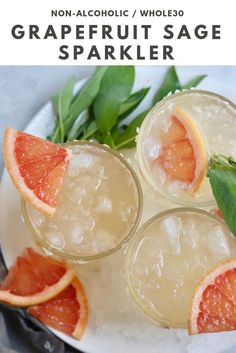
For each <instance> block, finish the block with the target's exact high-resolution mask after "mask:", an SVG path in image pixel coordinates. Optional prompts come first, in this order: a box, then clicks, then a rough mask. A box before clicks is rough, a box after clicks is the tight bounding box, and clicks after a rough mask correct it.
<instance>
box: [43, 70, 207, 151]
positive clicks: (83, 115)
mask: <svg viewBox="0 0 236 353" xmlns="http://www.w3.org/2000/svg"><path fill="white" fill-rule="evenodd" d="M204 77H205V75H200V76H197V77H194V78H193V79H192V80H191V81H189V82H188V83H186V84H185V85H181V83H180V80H179V78H178V75H177V72H176V69H175V67H174V66H171V67H170V68H169V69H168V70H167V73H166V76H165V78H164V81H163V83H162V85H161V87H160V88H159V89H158V91H157V92H156V94H155V96H154V99H153V102H152V104H151V106H150V107H149V108H148V109H147V110H145V111H144V112H142V113H141V114H139V115H138V116H136V117H134V119H133V120H131V121H129V122H127V120H126V118H128V116H129V115H130V114H131V113H132V112H133V111H134V110H135V109H136V108H137V107H138V106H139V104H140V103H141V102H142V101H143V100H144V98H145V97H146V96H147V94H148V92H149V89H150V87H144V88H142V89H140V90H139V91H136V92H134V93H132V90H133V85H134V81H135V68H134V66H110V67H107V66H100V67H97V69H96V70H95V72H94V74H93V75H92V76H91V77H90V78H89V79H88V80H87V81H86V83H85V84H84V86H83V87H82V88H81V89H80V90H79V92H78V93H76V94H75V95H73V92H74V87H75V83H76V82H75V79H74V78H71V79H70V80H69V81H68V82H67V83H66V84H65V86H64V87H63V88H62V89H61V90H60V91H59V93H58V94H57V95H56V96H54V97H53V98H52V103H53V107H54V111H55V115H56V122H55V128H54V131H53V133H52V134H51V135H50V136H49V137H48V138H49V139H50V140H51V141H53V142H55V143H64V142H67V141H72V140H76V139H77V140H96V141H98V142H100V143H105V144H107V145H109V146H110V147H112V148H113V149H115V150H119V149H122V148H132V147H135V138H136V135H137V129H138V128H139V127H140V125H141V124H142V122H143V120H144V118H145V116H146V115H147V113H148V111H149V110H150V109H151V108H152V106H153V105H155V104H156V103H157V102H158V101H160V100H161V99H163V98H164V97H165V96H166V95H167V94H168V93H169V92H171V93H174V92H175V91H176V90H177V89H178V90H182V89H184V88H190V87H195V86H197V85H198V84H199V83H200V82H201V81H202V80H203V79H204Z"/></svg>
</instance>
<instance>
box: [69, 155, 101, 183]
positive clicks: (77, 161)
mask: <svg viewBox="0 0 236 353" xmlns="http://www.w3.org/2000/svg"><path fill="white" fill-rule="evenodd" d="M99 161H100V158H98V157H96V156H94V155H92V154H91V153H87V152H80V153H78V154H76V155H75V156H72V158H71V160H70V164H69V175H70V176H72V177H73V176H74V177H75V176H78V175H79V172H80V170H83V169H87V168H91V167H93V166H94V165H95V164H96V163H98V162H99Z"/></svg>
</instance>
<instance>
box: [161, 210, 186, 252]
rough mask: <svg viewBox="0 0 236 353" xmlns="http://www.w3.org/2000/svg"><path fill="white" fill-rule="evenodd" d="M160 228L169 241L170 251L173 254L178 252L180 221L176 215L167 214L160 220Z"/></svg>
mask: <svg viewBox="0 0 236 353" xmlns="http://www.w3.org/2000/svg"><path fill="white" fill-rule="evenodd" d="M161 229H162V231H164V232H165V234H166V237H167V239H168V241H169V245H170V251H171V253H172V254H173V255H179V254H180V239H179V238H180V231H181V229H182V223H181V220H180V218H179V217H177V216H168V217H166V218H164V219H163V220H162V221H161Z"/></svg>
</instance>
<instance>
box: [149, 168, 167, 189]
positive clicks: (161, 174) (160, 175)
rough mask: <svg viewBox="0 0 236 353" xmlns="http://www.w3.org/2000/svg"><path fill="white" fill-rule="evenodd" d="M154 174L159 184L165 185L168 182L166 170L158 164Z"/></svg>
mask: <svg viewBox="0 0 236 353" xmlns="http://www.w3.org/2000/svg"><path fill="white" fill-rule="evenodd" d="M152 172H153V176H154V178H155V179H156V180H157V181H158V183H159V184H161V185H163V184H164V183H165V181H166V173H165V171H164V169H163V168H162V167H161V166H159V165H158V164H156V165H155V166H154V167H153V170H152Z"/></svg>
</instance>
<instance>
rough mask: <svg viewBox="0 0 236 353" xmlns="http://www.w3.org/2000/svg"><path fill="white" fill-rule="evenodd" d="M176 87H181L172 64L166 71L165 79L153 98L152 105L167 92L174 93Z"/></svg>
mask: <svg viewBox="0 0 236 353" xmlns="http://www.w3.org/2000/svg"><path fill="white" fill-rule="evenodd" d="M177 89H179V90H180V89H181V84H180V81H179V78H178V75H177V72H176V69H175V67H174V66H171V67H170V68H169V69H168V70H167V73H166V76H165V79H164V81H163V83H162V85H161V87H160V88H159V89H158V91H157V92H156V94H155V96H154V98H153V105H155V104H156V103H157V102H159V101H160V100H162V99H163V98H164V97H165V96H167V94H168V93H170V92H171V93H174V92H175V91H176V90H177Z"/></svg>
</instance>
